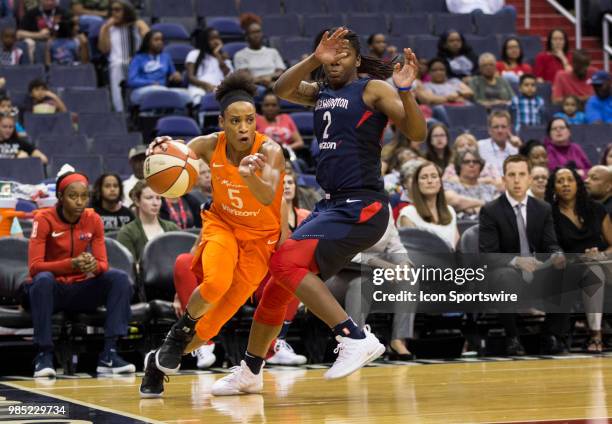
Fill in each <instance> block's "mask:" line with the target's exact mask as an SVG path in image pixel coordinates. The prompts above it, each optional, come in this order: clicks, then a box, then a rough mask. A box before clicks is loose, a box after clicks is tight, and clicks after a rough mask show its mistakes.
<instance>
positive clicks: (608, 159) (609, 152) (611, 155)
mask: <svg viewBox="0 0 612 424" xmlns="http://www.w3.org/2000/svg"><path fill="white" fill-rule="evenodd" d="M599 163H600V165H605V166H612V144H608V147H606V148H605V150H604V152H603V154H602V155H601V161H600V162H599Z"/></svg>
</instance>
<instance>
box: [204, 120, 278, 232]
mask: <svg viewBox="0 0 612 424" xmlns="http://www.w3.org/2000/svg"><path fill="white" fill-rule="evenodd" d="M266 140H267V137H266V136H265V135H264V134H260V133H257V132H256V133H255V142H254V143H253V147H252V148H251V152H250V154H255V153H257V152H258V151H259V149H260V148H261V145H262V144H263V143H264V142H265V141H266ZM226 149H227V139H226V137H225V132H224V131H222V132H220V133H219V138H218V140H217V147H216V148H215V151H214V153H213V156H212V158H211V160H210V174H211V184H212V195H213V196H212V197H213V202H212V206H211V208H210V211H208V212H210V214H212V215H216V216H218V217H220V218H221V219H222V220H223V221H225V222H226V223H228V224H229V225H231V226H232V227H233V228H234V229H235V230H238V231H234V232H235V235H236V237H238V238H239V239H254V238H264V237H268V236H270V235H271V233H278V232H279V231H280V222H281V218H280V209H281V202H282V201H283V188H282V187H283V175H281V177H280V179H279V182H278V186H277V187H276V194H275V196H274V201H273V202H272V203H271V204H270V205H269V206H264V205H263V204H261V203H260V202H259V201H258V200H257V199H256V198H255V196H253V194H252V193H251V191H250V190H249V187H248V186H247V185H246V183H245V182H244V180H243V179H242V177H241V176H240V174H239V173H238V167H237V166H234V165H233V164H232V163H231V162H230V161H229V160H228V159H227V155H226V151H227V150H226ZM210 214H207V213H206V212H205V213H204V214H203V219H209V218H211V217H209V215H210ZM213 219H214V217H213Z"/></svg>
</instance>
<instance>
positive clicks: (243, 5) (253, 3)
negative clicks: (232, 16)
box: [239, 0, 281, 34]
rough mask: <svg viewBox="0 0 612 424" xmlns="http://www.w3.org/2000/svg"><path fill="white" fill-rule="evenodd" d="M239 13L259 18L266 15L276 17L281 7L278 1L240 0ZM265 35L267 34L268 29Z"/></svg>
mask: <svg viewBox="0 0 612 424" xmlns="http://www.w3.org/2000/svg"><path fill="white" fill-rule="evenodd" d="M239 9H240V13H246V12H251V13H254V14H256V15H259V16H263V17H264V22H265V16H266V15H276V14H279V13H281V5H280V1H279V0H265V1H262V0H240V2H239ZM265 29H266V34H268V29H269V28H268V27H266V28H265Z"/></svg>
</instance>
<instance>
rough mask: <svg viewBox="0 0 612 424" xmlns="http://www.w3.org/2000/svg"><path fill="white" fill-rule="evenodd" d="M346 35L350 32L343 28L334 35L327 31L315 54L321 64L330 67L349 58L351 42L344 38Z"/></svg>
mask: <svg viewBox="0 0 612 424" xmlns="http://www.w3.org/2000/svg"><path fill="white" fill-rule="evenodd" d="M346 34H348V30H347V29H346V28H343V27H340V28H338V29H337V30H336V31H334V33H333V34H332V35H329V31H325V34H323V37H322V38H321V41H320V42H319V45H318V46H317V49H316V50H315V52H314V55H315V57H316V58H317V59H318V60H319V62H321V63H322V64H324V65H329V64H331V63H334V62H337V61H338V60H340V59H342V58H344V57H346V56H348V49H349V42H348V40H347V39H345V38H344V37H345V36H346Z"/></svg>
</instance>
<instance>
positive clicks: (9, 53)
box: [0, 27, 27, 66]
mask: <svg viewBox="0 0 612 424" xmlns="http://www.w3.org/2000/svg"><path fill="white" fill-rule="evenodd" d="M0 41H1V42H2V45H0V65H2V66H12V65H23V64H24V63H27V59H26V58H27V55H26V54H24V51H23V50H22V49H20V48H19V47H16V46H15V43H16V42H17V31H15V28H11V27H5V28H3V29H2V31H1V32H0Z"/></svg>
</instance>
